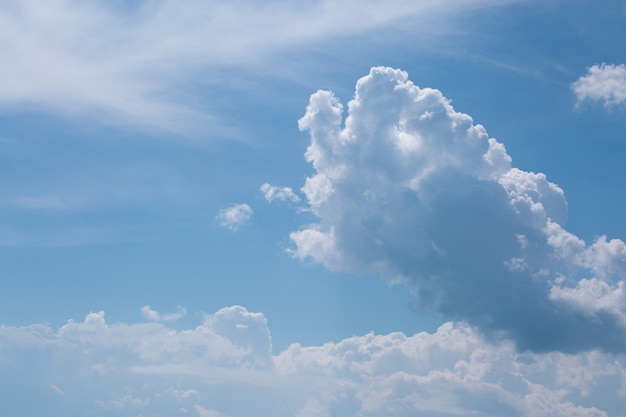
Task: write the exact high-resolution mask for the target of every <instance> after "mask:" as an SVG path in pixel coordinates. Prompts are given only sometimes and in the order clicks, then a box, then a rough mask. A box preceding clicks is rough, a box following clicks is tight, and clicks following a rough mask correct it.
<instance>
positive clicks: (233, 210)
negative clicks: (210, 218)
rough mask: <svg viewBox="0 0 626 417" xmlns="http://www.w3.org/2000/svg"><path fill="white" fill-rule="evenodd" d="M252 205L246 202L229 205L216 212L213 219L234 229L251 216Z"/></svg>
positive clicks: (246, 221)
mask: <svg viewBox="0 0 626 417" xmlns="http://www.w3.org/2000/svg"><path fill="white" fill-rule="evenodd" d="M252 213H253V211H252V207H250V206H249V205H247V204H233V205H232V206H230V207H227V208H225V209H222V210H220V211H219V213H217V216H215V219H216V220H217V221H218V222H219V225H220V226H222V227H225V228H227V229H230V230H231V231H236V230H238V229H239V228H240V227H242V226H243V225H245V224H246V223H248V221H249V220H250V218H252Z"/></svg>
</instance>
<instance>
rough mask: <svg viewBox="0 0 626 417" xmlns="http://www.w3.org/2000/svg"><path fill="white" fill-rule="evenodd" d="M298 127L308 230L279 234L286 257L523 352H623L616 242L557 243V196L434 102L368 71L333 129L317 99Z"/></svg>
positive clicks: (326, 102)
mask: <svg viewBox="0 0 626 417" xmlns="http://www.w3.org/2000/svg"><path fill="white" fill-rule="evenodd" d="M299 126H300V129H302V130H308V131H309V132H310V135H311V144H310V146H309V147H308V149H307V151H306V154H305V156H306V158H307V160H308V161H309V162H311V164H312V165H313V167H314V169H315V174H314V175H313V176H311V177H309V178H307V180H306V183H305V184H304V186H303V187H302V191H303V192H304V193H305V194H306V196H307V200H308V204H309V206H310V209H311V211H312V212H313V213H315V214H316V215H317V217H318V218H319V222H318V223H316V224H313V225H307V226H305V227H303V228H302V229H301V230H299V231H296V232H293V233H292V234H291V239H292V240H293V242H294V243H295V248H294V250H293V251H294V254H295V255H296V256H298V257H300V258H303V259H304V258H312V259H314V260H316V261H319V262H321V263H323V264H324V265H326V266H327V267H328V268H331V269H334V270H341V271H350V272H357V273H376V274H379V275H380V276H382V277H383V278H384V279H386V280H388V281H391V282H401V283H404V284H405V285H407V286H408V287H409V288H410V289H411V290H412V291H414V292H415V294H416V296H417V298H418V306H419V307H420V308H422V309H423V310H425V311H428V312H431V313H435V314H439V315H442V316H444V317H448V318H453V319H457V320H464V321H468V322H469V323H471V324H472V325H475V326H478V327H479V328H480V329H482V331H484V332H485V333H486V334H487V335H489V336H490V337H499V336H502V335H504V336H506V337H508V338H512V339H513V340H514V341H515V342H516V344H517V346H518V348H520V349H522V350H526V349H530V350H534V351H546V350H561V351H570V352H576V351H581V350H586V349H592V348H596V347H597V348H601V349H604V350H606V351H613V352H626V295H625V293H624V280H625V279H626V273H625V271H626V246H625V245H624V243H623V242H622V241H621V240H607V239H606V238H605V237H601V238H599V239H598V240H597V241H596V242H594V243H593V244H591V245H586V244H585V243H584V242H583V241H582V240H580V239H579V238H577V237H576V236H574V235H572V234H571V233H569V232H567V231H566V230H565V229H564V228H563V227H564V223H565V221H566V218H567V203H566V200H565V197H564V194H563V191H562V190H561V189H560V188H559V187H558V186H557V185H556V184H553V183H551V182H549V181H548V180H547V178H546V176H545V175H544V174H541V173H532V172H526V171H523V170H521V169H518V168H514V167H512V165H511V158H510V156H509V155H508V154H507V152H506V150H505V148H504V146H503V145H502V144H501V143H500V142H498V141H497V140H495V139H493V138H489V136H488V135H487V132H486V131H485V129H484V128H483V126H481V125H475V124H473V121H472V119H471V117H470V116H468V115H466V114H462V113H459V112H456V111H455V110H454V109H453V108H452V106H451V105H450V102H449V101H448V100H447V99H446V98H445V97H443V96H442V94H441V92H439V91H438V90H434V89H430V88H419V87H418V86H416V85H414V84H413V83H412V82H411V81H409V80H408V76H407V74H406V73H405V72H402V71H399V70H394V69H391V68H382V67H379V68H373V69H372V70H371V72H370V74H369V75H367V76H365V77H363V78H361V79H360V80H359V81H358V82H357V85H356V92H355V96H354V99H353V100H352V101H350V103H349V104H348V115H347V117H346V118H345V120H344V119H343V106H342V105H341V104H340V103H339V101H338V100H337V99H336V98H335V97H334V96H333V95H332V94H331V93H329V92H326V91H318V92H317V93H315V94H313V95H312V96H311V100H310V103H309V105H308V107H307V111H306V114H305V115H304V117H302V119H301V120H300V122H299Z"/></svg>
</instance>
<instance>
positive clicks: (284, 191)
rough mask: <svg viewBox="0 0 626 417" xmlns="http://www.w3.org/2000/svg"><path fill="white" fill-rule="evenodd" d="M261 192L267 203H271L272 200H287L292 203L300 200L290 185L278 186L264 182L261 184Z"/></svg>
mask: <svg viewBox="0 0 626 417" xmlns="http://www.w3.org/2000/svg"><path fill="white" fill-rule="evenodd" d="M261 192H262V193H263V197H265V200H267V202H268V203H271V202H273V201H274V200H278V201H289V202H292V203H297V202H299V201H300V197H298V196H297V195H296V194H295V193H294V192H293V190H292V189H291V188H290V187H278V186H275V185H271V184H268V183H265V184H263V185H261Z"/></svg>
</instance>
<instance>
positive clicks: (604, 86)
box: [572, 63, 626, 107]
mask: <svg viewBox="0 0 626 417" xmlns="http://www.w3.org/2000/svg"><path fill="white" fill-rule="evenodd" d="M572 89H573V90H574V93H575V94H576V97H577V99H578V104H580V103H582V102H583V101H585V100H591V101H601V102H603V103H604V106H605V107H611V106H619V105H621V104H623V103H624V102H626V65H624V64H620V65H612V64H605V63H602V64H600V65H598V64H595V65H592V66H591V67H589V69H588V71H587V74H585V75H583V76H581V77H580V78H579V79H578V80H576V82H574V83H573V84H572Z"/></svg>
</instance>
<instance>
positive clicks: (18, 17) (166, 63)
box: [0, 0, 512, 134]
mask: <svg viewBox="0 0 626 417" xmlns="http://www.w3.org/2000/svg"><path fill="white" fill-rule="evenodd" d="M510 2H512V1H503V0H471V1H460V0H455V1H449V2H439V1H434V0H428V1H420V2H409V1H403V0H392V1H387V2H381V1H377V0H367V1H360V2H356V1H353V0H350V1H342V2H331V1H328V0H317V1H311V2H298V3H293V2H288V1H285V0H273V1H269V2H264V3H262V4H260V3H258V2H253V1H248V0H242V1H237V2H226V3H223V2H222V3H220V2H204V1H199V0H184V1H178V2H174V1H169V0H157V1H146V0H140V1H137V2H133V3H132V4H131V3H125V2H106V3H102V2H91V1H90V2H80V3H77V2H72V1H69V0H51V1H49V2H46V4H41V2H37V1H34V0H26V1H16V0H10V1H6V2H3V4H2V5H0V49H1V50H2V51H3V56H4V59H3V65H2V67H1V68H0V106H1V108H2V111H11V110H13V109H23V108H28V109H31V108H33V107H34V108H38V109H43V110H46V111H55V112H62V113H66V114H82V115H85V114H88V115H90V116H92V117H94V118H97V119H98V120H100V121H105V122H108V123H115V124H123V125H131V126H139V127H148V128H153V129H165V130H169V131H174V132H177V133H183V134H193V133H194V132H196V131H197V130H198V129H202V126H205V125H211V129H212V131H214V132H215V131H216V129H217V127H219V126H220V123H219V121H218V120H216V118H215V114H214V112H213V110H211V109H212V108H213V107H214V106H215V105H216V104H217V103H216V102H215V100H213V101H212V99H211V97H212V96H213V95H214V94H211V91H212V87H213V86H223V84H224V83H223V81H224V78H225V77H226V78H228V77H232V76H233V74H235V73H236V70H237V69H239V70H245V69H249V68H251V67H254V65H255V63H259V62H262V61H266V60H267V59H268V58H269V57H271V56H273V57H274V59H276V55H275V54H276V53H277V52H280V51H285V50H288V49H289V50H291V49H294V50H297V49H299V48H303V47H306V46H307V45H312V44H315V43H318V42H324V41H327V40H330V39H334V38H337V37H343V36H350V35H354V34H360V33H364V32H368V31H372V30H377V29H383V28H389V27H393V25H394V24H396V23H397V22H399V21H403V20H407V19H411V21H412V22H413V24H412V25H411V26H412V27H413V28H415V29H413V30H415V31H426V30H428V27H429V26H428V24H429V22H432V21H433V20H438V19H447V18H449V17H452V16H458V15H460V14H463V13H465V12H468V11H473V10H476V9H480V8H482V7H493V6H499V5H502V4H505V3H510ZM286 33H287V34H289V35H288V36H285V34H286ZM220 71H221V72H220ZM233 71H234V72H233ZM199 86H201V87H202V88H199ZM195 90H197V91H199V93H194V92H193V91H195ZM198 95H202V97H203V100H200V102H202V103H203V104H201V105H198V104H196V105H194V104H191V103H192V102H196V103H198V102H199V100H198ZM190 98H193V99H192V100H190ZM221 126H222V128H223V130H222V133H223V134H227V133H229V132H230V133H232V131H231V130H232V128H230V127H228V126H226V125H224V123H221ZM204 129H205V130H206V127H205V128H204ZM217 131H218V132H219V130H217Z"/></svg>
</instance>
